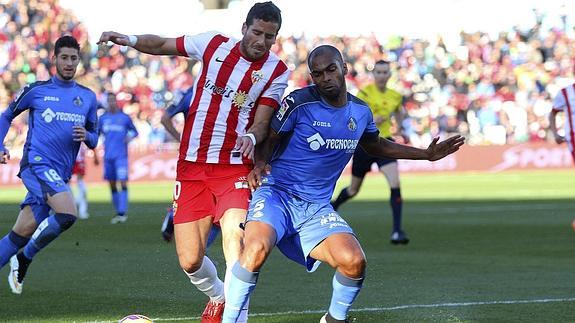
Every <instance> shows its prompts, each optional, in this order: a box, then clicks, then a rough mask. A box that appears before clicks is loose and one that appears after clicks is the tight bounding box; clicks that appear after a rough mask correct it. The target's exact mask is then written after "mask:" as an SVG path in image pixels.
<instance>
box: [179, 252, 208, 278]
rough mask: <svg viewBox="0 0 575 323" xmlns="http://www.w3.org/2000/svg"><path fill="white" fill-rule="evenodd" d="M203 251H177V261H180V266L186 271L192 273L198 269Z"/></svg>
mask: <svg viewBox="0 0 575 323" xmlns="http://www.w3.org/2000/svg"><path fill="white" fill-rule="evenodd" d="M203 259H204V257H203V253H202V254H201V255H200V253H198V254H197V255H196V254H194V253H191V252H186V253H183V252H178V261H179V262H180V267H181V268H182V269H183V270H184V271H185V272H187V273H194V272H196V271H198V269H200V267H201V266H202V261H203Z"/></svg>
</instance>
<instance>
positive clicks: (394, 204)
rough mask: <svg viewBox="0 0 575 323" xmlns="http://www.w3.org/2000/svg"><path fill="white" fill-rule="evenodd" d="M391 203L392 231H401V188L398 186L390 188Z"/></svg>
mask: <svg viewBox="0 0 575 323" xmlns="http://www.w3.org/2000/svg"><path fill="white" fill-rule="evenodd" d="M389 204H391V211H392V214H393V232H400V231H401V207H402V205H403V200H402V199H401V190H400V189H399V188H392V189H391V196H390V198H389Z"/></svg>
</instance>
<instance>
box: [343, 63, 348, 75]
mask: <svg viewBox="0 0 575 323" xmlns="http://www.w3.org/2000/svg"><path fill="white" fill-rule="evenodd" d="M343 75H347V63H346V62H343Z"/></svg>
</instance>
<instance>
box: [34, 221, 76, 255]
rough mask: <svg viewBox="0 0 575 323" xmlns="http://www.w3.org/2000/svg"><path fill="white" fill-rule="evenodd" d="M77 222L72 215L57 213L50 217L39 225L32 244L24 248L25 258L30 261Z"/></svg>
mask: <svg viewBox="0 0 575 323" xmlns="http://www.w3.org/2000/svg"><path fill="white" fill-rule="evenodd" d="M74 222H76V217H75V216H73V215H71V214H65V213H56V214H54V215H51V216H49V217H48V218H46V219H45V220H44V221H42V222H41V223H40V225H38V228H37V229H36V231H35V232H34V234H33V235H32V239H30V242H29V243H28V244H26V247H24V252H23V253H24V256H25V257H26V258H28V259H30V260H32V258H34V256H35V255H36V254H37V253H38V251H40V250H42V249H43V248H45V247H46V246H47V245H49V244H50V242H52V241H53V240H54V239H56V238H57V237H58V236H59V235H60V234H61V233H62V232H64V231H66V230H68V229H69V228H70V227H71V226H72V224H74Z"/></svg>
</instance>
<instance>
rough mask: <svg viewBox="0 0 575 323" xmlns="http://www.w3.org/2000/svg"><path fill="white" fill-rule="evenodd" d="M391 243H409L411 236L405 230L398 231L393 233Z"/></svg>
mask: <svg viewBox="0 0 575 323" xmlns="http://www.w3.org/2000/svg"><path fill="white" fill-rule="evenodd" d="M389 242H391V244H394V245H398V244H408V243H409V238H408V237H407V235H406V234H405V232H403V231H396V232H394V233H393V234H392V235H391V239H390V240H389Z"/></svg>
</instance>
